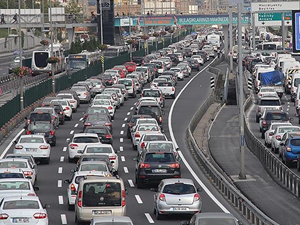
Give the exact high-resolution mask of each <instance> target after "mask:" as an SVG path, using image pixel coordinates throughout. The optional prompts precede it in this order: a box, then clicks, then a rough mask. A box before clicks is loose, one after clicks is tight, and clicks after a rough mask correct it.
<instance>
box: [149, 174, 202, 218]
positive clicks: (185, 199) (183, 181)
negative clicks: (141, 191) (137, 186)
mask: <svg viewBox="0 0 300 225" xmlns="http://www.w3.org/2000/svg"><path fill="white" fill-rule="evenodd" d="M151 190H152V191H154V192H156V193H155V194H154V210H153V211H154V214H155V217H156V219H157V220H160V219H162V217H163V216H165V215H174V214H181V215H182V214H188V215H194V214H195V213H198V212H201V209H202V200H201V196H200V194H199V193H198V192H199V191H200V190H201V189H200V188H196V186H195V185H194V182H193V180H191V179H187V178H177V179H174V178H171V179H163V180H162V181H161V182H160V183H159V185H158V187H157V188H152V189H151Z"/></svg>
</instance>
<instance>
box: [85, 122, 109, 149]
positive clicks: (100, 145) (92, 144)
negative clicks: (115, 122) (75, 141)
mask: <svg viewBox="0 0 300 225" xmlns="http://www.w3.org/2000/svg"><path fill="white" fill-rule="evenodd" d="M93 127H94V126H93ZM89 146H97V147H111V148H112V145H111V144H99V143H90V144H87V145H86V147H89Z"/></svg>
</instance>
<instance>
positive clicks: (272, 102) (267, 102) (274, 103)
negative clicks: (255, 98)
mask: <svg viewBox="0 0 300 225" xmlns="http://www.w3.org/2000/svg"><path fill="white" fill-rule="evenodd" d="M259 105H261V106H280V102H279V100H261V101H260V104H259Z"/></svg>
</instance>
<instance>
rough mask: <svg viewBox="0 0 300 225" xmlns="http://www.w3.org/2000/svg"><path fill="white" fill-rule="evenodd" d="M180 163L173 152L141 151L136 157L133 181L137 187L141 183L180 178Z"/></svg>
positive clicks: (140, 185) (141, 184)
mask: <svg viewBox="0 0 300 225" xmlns="http://www.w3.org/2000/svg"><path fill="white" fill-rule="evenodd" d="M180 177H181V171H180V163H179V162H178V161H177V160H176V156H175V154H174V153H173V152H163V151H157V152H146V151H144V152H142V153H141V154H140V156H138V158H137V166H136V171H135V183H136V186H137V188H141V187H142V186H143V184H148V183H159V182H160V181H161V180H163V179H167V178H180Z"/></svg>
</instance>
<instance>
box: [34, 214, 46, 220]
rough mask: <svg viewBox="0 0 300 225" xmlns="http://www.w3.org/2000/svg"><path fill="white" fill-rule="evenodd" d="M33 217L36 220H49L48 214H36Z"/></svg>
mask: <svg viewBox="0 0 300 225" xmlns="http://www.w3.org/2000/svg"><path fill="white" fill-rule="evenodd" d="M33 217H34V218H35V219H45V218H47V214H46V213H35V214H33Z"/></svg>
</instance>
